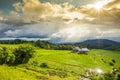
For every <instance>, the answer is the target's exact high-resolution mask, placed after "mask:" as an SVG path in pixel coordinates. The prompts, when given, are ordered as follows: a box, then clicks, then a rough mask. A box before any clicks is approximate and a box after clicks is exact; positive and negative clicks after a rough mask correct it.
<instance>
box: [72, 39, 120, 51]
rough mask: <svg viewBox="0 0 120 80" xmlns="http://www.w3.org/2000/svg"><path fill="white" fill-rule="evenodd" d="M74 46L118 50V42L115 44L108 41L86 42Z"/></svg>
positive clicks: (119, 45)
mask: <svg viewBox="0 0 120 80" xmlns="http://www.w3.org/2000/svg"><path fill="white" fill-rule="evenodd" d="M74 45H76V46H84V47H88V48H91V49H106V50H120V42H115V41H112V40H108V39H93V40H86V41H83V42H80V43H75V44H74Z"/></svg>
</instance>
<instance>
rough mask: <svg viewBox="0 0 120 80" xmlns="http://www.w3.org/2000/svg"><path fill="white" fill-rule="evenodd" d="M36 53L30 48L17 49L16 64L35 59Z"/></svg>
mask: <svg viewBox="0 0 120 80" xmlns="http://www.w3.org/2000/svg"><path fill="white" fill-rule="evenodd" d="M34 52H35V51H34V48H33V47H30V46H25V47H23V46H20V47H19V48H17V49H15V51H14V55H15V64H23V63H27V62H28V61H29V59H30V58H31V57H33V55H34Z"/></svg>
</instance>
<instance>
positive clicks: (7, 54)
mask: <svg viewBox="0 0 120 80" xmlns="http://www.w3.org/2000/svg"><path fill="white" fill-rule="evenodd" d="M14 61H15V56H14V54H12V52H11V51H10V50H9V49H7V48H5V47H3V48H1V49H0V64H9V65H11V64H12V63H14Z"/></svg>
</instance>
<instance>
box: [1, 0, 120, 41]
mask: <svg viewBox="0 0 120 80" xmlns="http://www.w3.org/2000/svg"><path fill="white" fill-rule="evenodd" d="M14 38H21V39H42V40H51V41H54V42H81V41H84V40H88V39H110V40H114V41H118V42H120V0H0V39H1V40H4V39H14Z"/></svg>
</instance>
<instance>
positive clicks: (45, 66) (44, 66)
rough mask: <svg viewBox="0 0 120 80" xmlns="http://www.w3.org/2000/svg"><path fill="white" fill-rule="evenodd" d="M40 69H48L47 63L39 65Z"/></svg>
mask: <svg viewBox="0 0 120 80" xmlns="http://www.w3.org/2000/svg"><path fill="white" fill-rule="evenodd" d="M40 67H42V68H48V64H47V63H41V65H40Z"/></svg>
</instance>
